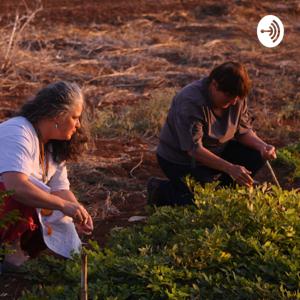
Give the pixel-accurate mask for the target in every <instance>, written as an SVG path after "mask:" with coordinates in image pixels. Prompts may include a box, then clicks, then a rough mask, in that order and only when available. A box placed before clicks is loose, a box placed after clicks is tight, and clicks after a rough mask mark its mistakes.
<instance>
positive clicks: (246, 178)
mask: <svg viewBox="0 0 300 300" xmlns="http://www.w3.org/2000/svg"><path fill="white" fill-rule="evenodd" d="M228 174H229V175H230V177H231V178H232V179H233V180H235V181H236V182H237V183H238V184H240V185H245V186H248V187H250V186H252V184H253V179H252V177H251V176H250V174H251V172H250V171H249V170H247V169H246V168H245V167H243V166H239V165H232V166H231V167H230V169H229V171H228Z"/></svg>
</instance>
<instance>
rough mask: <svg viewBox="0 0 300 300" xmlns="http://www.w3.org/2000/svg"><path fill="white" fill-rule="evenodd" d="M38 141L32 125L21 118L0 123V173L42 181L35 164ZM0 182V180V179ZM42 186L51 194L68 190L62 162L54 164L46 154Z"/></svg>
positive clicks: (37, 163)
mask: <svg viewBox="0 0 300 300" xmlns="http://www.w3.org/2000/svg"><path fill="white" fill-rule="evenodd" d="M39 148H40V147H39V140H38V136H37V133H36V131H35V129H34V127H33V126H32V124H31V123H30V122H29V121H28V120H27V119H26V118H24V117H15V118H11V119H9V120H7V121H5V122H3V123H1V124H0V174H2V173H4V172H11V171H15V172H20V173H23V174H25V175H27V176H33V177H35V178H36V179H38V180H40V181H42V176H43V171H42V168H41V167H40V164H39V153H40V149H39ZM0 181H2V178H1V177H0ZM46 184H47V185H48V186H49V187H50V188H51V191H52V192H54V191H59V190H69V188H70V183H69V180H68V175H67V168H66V165H65V163H64V162H63V163H61V164H57V163H56V162H54V161H53V159H52V155H51V154H50V155H49V166H48V176H47V179H46Z"/></svg>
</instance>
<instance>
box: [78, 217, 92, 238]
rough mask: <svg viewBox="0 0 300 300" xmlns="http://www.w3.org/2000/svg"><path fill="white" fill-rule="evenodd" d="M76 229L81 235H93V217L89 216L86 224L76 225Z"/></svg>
mask: <svg viewBox="0 0 300 300" xmlns="http://www.w3.org/2000/svg"><path fill="white" fill-rule="evenodd" d="M76 229H77V232H78V233H79V234H80V233H83V234H86V235H90V234H92V231H93V229H94V225H93V219H92V217H91V216H90V215H89V216H88V220H87V222H86V223H82V224H76Z"/></svg>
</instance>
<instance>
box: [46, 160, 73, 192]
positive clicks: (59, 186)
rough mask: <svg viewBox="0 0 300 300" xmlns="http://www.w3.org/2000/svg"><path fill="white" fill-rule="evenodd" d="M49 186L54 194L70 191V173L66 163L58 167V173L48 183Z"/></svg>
mask: <svg viewBox="0 0 300 300" xmlns="http://www.w3.org/2000/svg"><path fill="white" fill-rule="evenodd" d="M48 186H49V187H50V188H51V191H52V192H56V191H60V190H69V189H70V182H69V179H68V172H67V167H66V164H65V163H61V164H60V165H59V166H58V167H57V169H56V172H55V173H54V175H53V176H52V177H51V179H50V180H49V182H48Z"/></svg>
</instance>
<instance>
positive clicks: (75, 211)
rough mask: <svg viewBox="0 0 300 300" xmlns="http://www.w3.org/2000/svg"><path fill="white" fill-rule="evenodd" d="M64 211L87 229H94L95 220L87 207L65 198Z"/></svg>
mask: <svg viewBox="0 0 300 300" xmlns="http://www.w3.org/2000/svg"><path fill="white" fill-rule="evenodd" d="M62 212H63V213H64V214H65V215H67V216H69V217H71V218H73V220H74V223H76V224H79V225H81V226H83V227H84V228H85V230H86V231H92V230H93V220H92V218H91V216H90V215H89V213H88V212H87V211H86V209H85V208H84V207H83V206H82V205H81V204H80V203H78V202H70V201H66V200H65V203H64V207H63V209H62Z"/></svg>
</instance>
